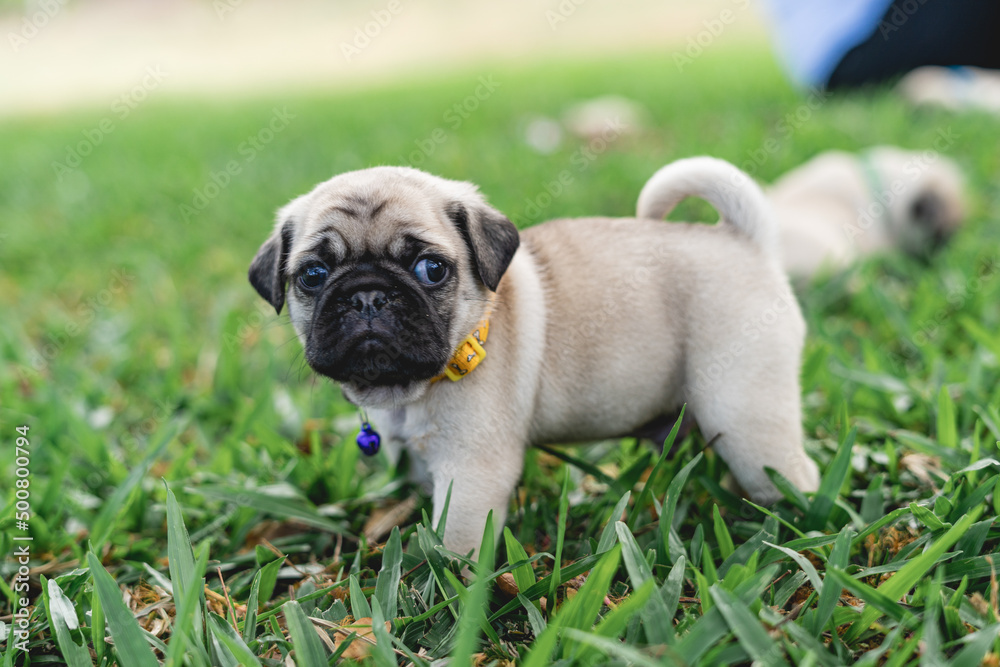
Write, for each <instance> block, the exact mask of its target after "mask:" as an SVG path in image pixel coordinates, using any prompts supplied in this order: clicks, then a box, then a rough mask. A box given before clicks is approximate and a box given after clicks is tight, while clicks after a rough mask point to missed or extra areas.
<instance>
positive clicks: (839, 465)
mask: <svg viewBox="0 0 1000 667" xmlns="http://www.w3.org/2000/svg"><path fill="white" fill-rule="evenodd" d="M857 435H858V428H857V426H854V427H851V430H850V431H849V432H848V433H847V437H846V438H844V441H843V442H842V443H841V444H840V447H839V448H837V454H836V456H834V457H833V461H832V462H831V463H830V466H829V467H828V468H827V469H826V470H825V471H824V472H823V479H822V481H821V482H820V485H819V491H817V492H816V495H815V496H814V497H813V500H812V503H811V504H810V505H809V511H808V512H807V513H806V518H805V525H806V527H807V528H808V529H809V530H821V529H822V528H824V527H825V526H826V522H827V521H829V520H830V513H831V512H832V511H833V508H834V506H835V505H836V504H837V496H838V495H839V494H840V488H841V487H842V486H843V485H844V482H845V481H846V480H847V476H848V474H849V473H850V471H851V453H852V452H853V450H854V440H855V438H856V437H857Z"/></svg>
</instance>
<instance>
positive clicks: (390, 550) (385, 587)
mask: <svg viewBox="0 0 1000 667" xmlns="http://www.w3.org/2000/svg"><path fill="white" fill-rule="evenodd" d="M402 563H403V544H402V541H401V539H400V536H399V526H393V528H392V532H391V533H389V541H388V542H386V545H385V550H384V551H383V552H382V569H381V570H380V571H379V573H378V579H376V580H375V599H377V600H378V601H379V603H380V604H381V605H382V611H383V613H386V614H389V616H390V617H391V618H395V617H396V612H397V611H398V609H397V603H396V600H397V595H398V593H399V578H400V575H401V571H400V566H401V565H402Z"/></svg>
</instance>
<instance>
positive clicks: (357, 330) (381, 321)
mask: <svg viewBox="0 0 1000 667" xmlns="http://www.w3.org/2000/svg"><path fill="white" fill-rule="evenodd" d="M337 282H338V283H339V284H335V285H331V287H330V289H329V290H328V291H327V292H325V293H324V294H323V295H321V296H320V297H319V298H318V299H317V302H316V309H315V311H314V315H313V323H312V328H311V330H310V332H309V336H308V340H307V344H306V360H307V361H308V362H309V365H310V366H311V367H312V368H313V370H315V371H316V372H317V373H320V374H322V375H326V376H327V377H330V378H332V379H334V380H336V381H338V382H354V383H363V384H367V385H370V386H405V385H407V384H409V383H411V382H413V381H416V380H426V379H428V378H431V377H434V376H435V375H436V374H437V373H438V372H440V370H441V368H442V367H443V366H444V364H445V362H446V361H447V358H448V350H447V343H446V334H445V329H444V328H443V327H441V326H437V325H436V324H435V322H434V318H432V317H431V316H430V307H429V304H427V303H425V300H426V299H425V298H424V297H423V295H422V294H420V293H419V292H418V291H416V290H414V289H412V288H411V287H409V286H407V285H405V284H404V283H403V282H402V281H400V282H396V281H394V280H392V279H391V278H390V277H388V276H385V275H382V274H371V273H367V272H366V273H365V274H362V275H359V276H357V278H353V279H352V278H351V277H348V278H346V279H344V280H341V281H337Z"/></svg>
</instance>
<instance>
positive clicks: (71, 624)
mask: <svg viewBox="0 0 1000 667" xmlns="http://www.w3.org/2000/svg"><path fill="white" fill-rule="evenodd" d="M41 583H42V599H43V600H44V602H45V615H46V616H47V617H48V619H49V625H50V626H51V627H52V628H53V629H54V630H55V635H56V642H57V643H58V645H59V652H60V653H61V654H62V657H63V659H64V660H65V661H66V664H67V665H69V667H91V666H92V664H93V663H91V661H90V651H88V650H87V646H86V644H78V643H77V642H76V640H75V639H74V638H73V632H74V631H75V632H76V633H77V634H81V635H82V633H81V632H80V620H79V619H78V618H77V617H76V609H75V608H74V607H73V602H72V601H71V600H70V599H69V598H68V597H66V594H65V593H63V591H62V589H61V588H59V584H57V583H56V580H55V579H46V578H45V575H44V574H43V575H42V576H41Z"/></svg>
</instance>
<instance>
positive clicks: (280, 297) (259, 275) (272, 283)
mask: <svg viewBox="0 0 1000 667" xmlns="http://www.w3.org/2000/svg"><path fill="white" fill-rule="evenodd" d="M293 226H294V223H293V222H292V220H291V219H288V220H285V222H284V223H283V224H282V225H281V227H279V228H278V229H276V230H275V231H274V232H273V233H272V234H271V236H270V237H269V238H268V239H267V240H266V241H264V245H262V246H261V247H260V250H258V251H257V255H256V256H255V257H254V258H253V261H252V262H250V271H249V273H248V275H249V278H250V284H251V285H253V286H254V289H256V290H257V293H258V294H260V295H261V296H262V297H264V299H265V300H266V301H267V302H268V303H269V304H271V305H272V306H274V311H275V312H276V313H278V314H279V315H280V314H281V308H282V306H284V305H285V284H286V283H287V282H288V251H289V249H290V248H291V246H292V229H293Z"/></svg>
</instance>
